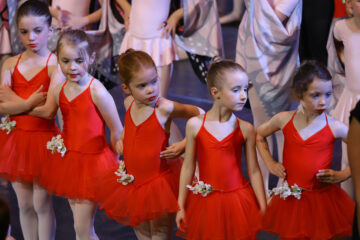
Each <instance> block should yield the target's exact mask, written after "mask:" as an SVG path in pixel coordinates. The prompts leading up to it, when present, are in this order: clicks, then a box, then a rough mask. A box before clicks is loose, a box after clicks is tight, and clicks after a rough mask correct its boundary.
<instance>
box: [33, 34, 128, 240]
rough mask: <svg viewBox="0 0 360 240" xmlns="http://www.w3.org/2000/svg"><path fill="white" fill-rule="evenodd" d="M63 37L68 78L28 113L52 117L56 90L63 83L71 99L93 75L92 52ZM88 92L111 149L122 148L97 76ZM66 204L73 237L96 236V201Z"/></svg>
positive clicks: (110, 104) (115, 117) (115, 121)
mask: <svg viewBox="0 0 360 240" xmlns="http://www.w3.org/2000/svg"><path fill="white" fill-rule="evenodd" d="M63 41H65V42H64V44H63V46H62V47H61V48H60V50H59V53H58V61H59V65H60V67H61V70H62V72H63V74H64V76H65V77H66V78H67V79H68V81H67V82H66V83H63V84H59V85H57V86H56V87H55V88H54V89H53V91H51V92H50V95H49V96H48V98H47V101H46V103H45V105H43V106H39V107H36V108H35V109H33V110H32V111H31V112H30V114H31V115H34V116H38V117H42V118H46V119H51V118H53V116H54V115H55V113H56V111H57V109H58V107H59V94H60V91H61V89H62V87H63V86H64V94H65V96H66V98H67V99H68V100H69V101H71V100H73V99H75V98H76V97H78V96H79V95H80V94H81V93H82V92H83V91H85V90H86V89H87V88H88V86H89V84H90V83H91V80H92V79H93V77H92V76H91V75H90V74H89V73H88V72H87V69H88V66H89V64H91V63H92V62H93V61H94V58H95V54H92V55H91V56H89V55H87V54H85V56H83V55H81V54H80V53H79V48H77V47H76V46H73V45H71V44H69V43H68V42H66V41H67V40H66V39H64V40H63ZM90 94H91V98H92V101H93V103H94V104H95V106H96V107H97V109H98V110H99V112H100V114H101V116H102V118H103V119H104V121H105V123H106V125H107V126H108V127H109V129H110V140H111V147H112V149H113V150H114V151H116V152H121V151H122V150H121V149H118V147H117V144H116V142H118V141H119V139H120V135H121V132H122V130H123V127H122V124H121V122H120V118H119V115H118V113H117V109H116V106H115V102H114V100H113V98H112V96H111V95H110V93H109V92H108V91H107V90H106V89H105V87H104V86H103V85H102V84H101V82H100V81H98V80H97V79H94V80H93V82H92V84H91V85H90ZM69 204H70V207H71V210H72V212H73V215H74V228H75V233H76V239H77V240H85V239H86V240H88V239H91V240H97V239H98V237H97V235H96V233H95V231H94V226H93V218H94V214H95V210H96V204H95V203H94V202H92V201H90V200H86V199H69Z"/></svg>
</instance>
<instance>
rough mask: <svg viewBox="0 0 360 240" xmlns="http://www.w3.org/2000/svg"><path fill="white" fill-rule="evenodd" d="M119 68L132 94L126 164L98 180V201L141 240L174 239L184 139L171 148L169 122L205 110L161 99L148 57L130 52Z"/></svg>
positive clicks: (126, 131)
mask: <svg viewBox="0 0 360 240" xmlns="http://www.w3.org/2000/svg"><path fill="white" fill-rule="evenodd" d="M117 64H118V66H119V74H120V79H121V81H122V88H123V90H124V91H125V92H126V93H128V94H131V96H129V97H127V98H126V99H125V101H124V104H125V108H126V110H127V111H126V114H125V124H124V131H123V135H122V139H121V141H120V142H119V143H120V144H121V143H123V156H124V162H121V164H120V167H119V169H114V170H113V171H109V172H108V173H105V174H103V175H102V176H100V177H99V178H98V179H99V180H98V181H96V185H97V186H96V200H97V201H99V202H100V209H105V213H106V214H107V215H108V216H109V217H110V218H113V219H115V220H116V221H118V222H119V223H121V224H126V225H130V226H133V227H134V230H135V233H136V236H137V237H138V238H139V239H170V238H171V233H172V225H173V224H172V223H173V221H174V213H175V212H177V211H178V205H177V200H176V198H177V190H178V179H179V172H180V164H179V161H180V163H181V160H182V159H176V158H177V157H178V156H179V155H180V154H182V153H183V151H184V148H185V140H183V141H181V142H177V143H174V144H172V145H171V146H169V147H168V141H169V130H170V123H171V121H172V119H173V118H190V117H193V116H196V115H198V114H199V112H200V110H199V109H198V108H197V107H195V106H191V105H184V104H180V103H177V102H173V101H170V100H167V99H165V98H162V97H159V80H158V78H159V77H158V73H157V70H156V66H155V64H154V62H153V60H152V58H151V57H150V56H149V55H148V54H147V53H145V52H143V51H135V50H132V49H129V50H127V51H126V52H125V53H123V54H122V55H120V57H119V59H118V62H117ZM171 159H172V160H171ZM125 166H126V168H125Z"/></svg>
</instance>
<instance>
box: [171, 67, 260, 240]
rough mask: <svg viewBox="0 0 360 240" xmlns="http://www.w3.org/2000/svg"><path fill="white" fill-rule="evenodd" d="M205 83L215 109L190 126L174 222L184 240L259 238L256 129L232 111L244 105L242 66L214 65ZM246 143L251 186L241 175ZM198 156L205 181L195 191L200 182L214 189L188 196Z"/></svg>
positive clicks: (246, 83) (201, 173) (195, 120)
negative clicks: (177, 209)
mask: <svg viewBox="0 0 360 240" xmlns="http://www.w3.org/2000/svg"><path fill="white" fill-rule="evenodd" d="M207 79H208V81H207V85H208V89H209V91H210V93H211V96H212V97H213V99H214V105H213V107H212V108H211V109H210V111H208V112H207V113H206V114H205V115H202V116H198V117H194V118H192V119H190V120H189V121H188V123H187V126H186V141H187V143H186V152H185V160H184V163H183V167H182V169H181V175H180V190H179V200H178V202H179V206H180V211H179V212H178V213H177V216H176V223H177V225H178V227H179V228H180V229H181V231H182V232H181V233H180V234H184V235H186V239H255V238H256V233H257V232H258V231H259V230H260V228H261V214H263V213H264V212H265V208H266V200H265V192H264V186H263V181H262V177H261V172H260V169H259V166H258V163H257V159H256V151H255V131H254V128H253V126H252V125H251V124H250V123H248V122H245V121H242V120H240V119H238V118H236V117H235V115H234V114H233V113H232V111H240V110H242V108H243V107H244V104H245V102H246V99H247V89H248V77H247V75H246V73H245V72H244V70H243V69H242V68H241V67H240V66H239V65H238V64H236V63H234V62H231V61H227V60H224V61H220V62H216V63H213V64H212V66H211V67H210V70H209V72H208V76H207ZM242 145H244V148H245V155H246V160H247V167H248V173H249V178H250V184H251V185H250V184H249V182H248V181H247V180H245V178H244V176H243V174H242V172H241V166H240V165H241V147H242ZM196 156H197V158H198V164H199V180H200V181H201V182H197V186H195V187H194V188H195V190H196V188H198V187H203V186H204V185H203V184H202V182H203V183H204V184H210V185H211V187H210V189H211V190H210V191H202V190H204V189H202V190H200V192H199V193H201V194H202V196H200V195H195V194H193V193H190V194H188V191H189V190H188V188H189V187H188V185H189V184H191V181H192V179H193V176H194V170H195V157H196ZM201 185H202V186H201ZM208 189H209V186H208ZM193 191H194V190H193ZM194 193H196V194H197V192H196V191H195V192H194Z"/></svg>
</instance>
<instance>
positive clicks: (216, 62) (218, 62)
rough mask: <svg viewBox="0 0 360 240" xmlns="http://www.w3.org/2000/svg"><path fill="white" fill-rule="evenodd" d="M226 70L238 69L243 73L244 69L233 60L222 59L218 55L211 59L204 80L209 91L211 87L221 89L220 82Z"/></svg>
mask: <svg viewBox="0 0 360 240" xmlns="http://www.w3.org/2000/svg"><path fill="white" fill-rule="evenodd" d="M227 71H240V72H243V73H245V70H244V69H243V68H242V67H241V66H240V65H239V64H237V63H236V62H234V61H231V60H226V59H225V60H224V59H221V57H218V56H216V57H214V58H213V59H212V61H211V64H210V69H209V71H208V73H207V81H206V85H207V87H208V89H209V91H210V89H211V88H212V87H216V88H218V89H221V87H222V84H221V82H222V79H223V77H224V74H225V72H227ZM245 74H246V73H245Z"/></svg>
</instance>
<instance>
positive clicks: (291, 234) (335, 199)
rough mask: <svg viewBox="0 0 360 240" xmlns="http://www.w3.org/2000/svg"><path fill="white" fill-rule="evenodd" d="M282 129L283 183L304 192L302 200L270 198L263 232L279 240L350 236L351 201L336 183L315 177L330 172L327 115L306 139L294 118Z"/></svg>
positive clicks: (329, 131)
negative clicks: (323, 171)
mask: <svg viewBox="0 0 360 240" xmlns="http://www.w3.org/2000/svg"><path fill="white" fill-rule="evenodd" d="M295 114H296V112H295V113H294V115H293V116H292V118H291V120H290V121H289V122H288V123H287V124H286V125H285V127H284V128H283V129H282V131H283V133H284V136H285V145H284V152H283V154H284V155H283V159H284V162H283V164H284V167H285V169H286V181H287V182H288V184H289V186H293V185H294V184H297V185H298V186H299V187H301V188H302V189H303V190H302V192H301V198H300V199H296V198H295V197H293V196H289V197H287V198H286V199H282V198H280V196H279V195H275V196H273V197H272V199H271V201H270V203H269V206H268V208H267V211H266V213H265V216H264V230H265V231H268V232H272V233H275V234H278V235H279V237H280V238H281V239H324V240H325V239H332V238H340V237H344V236H351V231H352V223H353V217H354V210H355V203H354V201H353V200H352V199H351V198H350V197H349V196H348V195H347V194H346V193H345V192H344V191H343V190H342V189H341V188H340V187H339V186H338V185H336V184H329V183H322V182H320V181H319V180H318V179H317V177H316V174H317V173H318V171H319V170H320V169H330V167H331V162H332V158H333V147H334V142H335V138H334V135H333V133H332V131H331V129H330V126H329V123H328V119H327V116H326V115H325V117H326V125H325V127H324V128H322V129H321V130H319V131H318V132H316V133H315V134H313V135H312V136H310V137H309V138H307V139H305V140H304V139H303V138H302V137H301V136H300V134H299V133H298V131H297V130H296V128H295V126H294V124H293V119H294V116H295Z"/></svg>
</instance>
